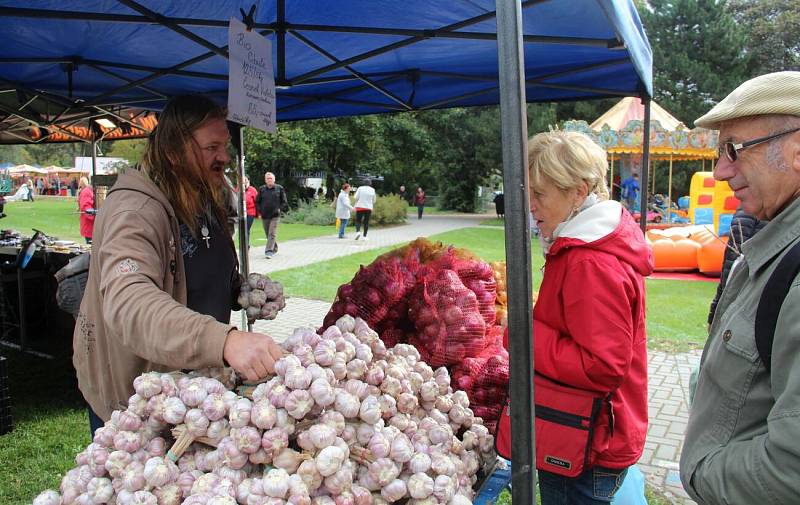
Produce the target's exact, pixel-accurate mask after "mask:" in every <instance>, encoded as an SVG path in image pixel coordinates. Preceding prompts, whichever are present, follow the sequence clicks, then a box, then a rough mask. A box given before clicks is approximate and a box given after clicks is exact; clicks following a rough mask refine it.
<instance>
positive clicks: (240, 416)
mask: <svg viewBox="0 0 800 505" xmlns="http://www.w3.org/2000/svg"><path fill="white" fill-rule="evenodd" d="M252 408H253V404H252V402H251V401H250V400H248V399H247V398H239V399H238V400H237V401H236V403H234V404H233V406H232V407H231V409H230V412H229V413H228V422H229V423H230V425H231V428H243V427H245V426H247V425H248V424H249V423H250V413H251V411H252Z"/></svg>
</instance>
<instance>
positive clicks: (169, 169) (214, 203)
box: [142, 95, 226, 231]
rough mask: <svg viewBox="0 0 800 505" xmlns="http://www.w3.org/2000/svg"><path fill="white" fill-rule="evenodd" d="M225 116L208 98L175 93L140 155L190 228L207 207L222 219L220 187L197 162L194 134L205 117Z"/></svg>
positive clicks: (220, 117)
mask: <svg viewBox="0 0 800 505" xmlns="http://www.w3.org/2000/svg"><path fill="white" fill-rule="evenodd" d="M225 117H226V112H225V109H224V108H223V107H220V106H219V105H217V104H216V103H215V102H214V101H212V100H211V99H210V98H207V97H204V96H201V95H185V96H178V97H175V98H173V99H171V100H170V101H169V102H168V103H167V105H166V107H164V111H163V112H162V113H161V114H160V115H159V118H158V126H157V127H156V129H155V131H154V132H153V133H152V134H151V135H150V138H149V140H148V142H147V148H146V150H145V152H144V156H143V158H142V168H143V170H144V172H145V174H147V176H148V177H149V178H150V179H151V180H152V181H153V183H154V184H155V185H156V186H158V188H159V189H160V190H161V191H162V192H163V193H164V195H165V196H166V197H167V199H168V200H169V201H170V203H171V204H172V208H173V209H174V210H175V215H176V216H177V217H178V220H179V221H180V222H181V223H184V224H186V225H187V226H188V227H189V229H190V230H192V231H194V229H195V226H196V224H197V219H198V218H199V217H200V216H201V215H203V214H205V213H206V212H209V211H210V213H211V215H212V216H214V217H216V218H217V219H218V222H219V223H221V224H224V223H225V210H224V209H225V194H224V191H223V187H222V185H214V184H211V183H210V181H209V180H208V176H207V174H206V173H205V168H204V167H202V166H200V165H199V163H200V160H202V155H201V153H200V146H198V145H197V142H196V141H195V139H194V136H193V133H194V132H195V131H196V130H197V129H198V128H200V127H202V126H205V125H206V124H207V123H208V121H211V120H212V119H225ZM187 154H188V156H187ZM209 207H210V208H209Z"/></svg>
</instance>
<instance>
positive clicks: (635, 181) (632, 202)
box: [620, 172, 639, 212]
mask: <svg viewBox="0 0 800 505" xmlns="http://www.w3.org/2000/svg"><path fill="white" fill-rule="evenodd" d="M620 189H621V193H622V194H621V196H622V200H623V203H625V206H626V207H627V208H628V211H629V212H634V211H635V210H636V209H637V208H638V207H639V205H638V203H637V202H638V201H639V174H637V173H635V172H634V173H633V175H631V176H630V177H628V178H627V179H625V180H624V181H622V185H621V186H620Z"/></svg>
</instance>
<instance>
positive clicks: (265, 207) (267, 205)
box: [256, 172, 289, 258]
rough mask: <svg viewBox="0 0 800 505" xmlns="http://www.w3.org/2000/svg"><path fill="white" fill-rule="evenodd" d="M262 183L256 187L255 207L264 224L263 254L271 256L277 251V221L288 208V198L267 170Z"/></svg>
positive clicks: (273, 175)
mask: <svg viewBox="0 0 800 505" xmlns="http://www.w3.org/2000/svg"><path fill="white" fill-rule="evenodd" d="M264 182H265V183H266V184H264V185H263V186H261V187H260V188H258V196H256V208H257V209H258V213H259V214H260V215H261V224H263V225H264V234H265V235H266V236H267V247H266V248H265V249H264V254H265V255H266V257H267V258H271V257H272V256H274V255H275V253H277V252H278V242H277V240H275V234H276V233H277V231H278V222H279V221H280V219H281V212H286V211H288V210H289V200H288V199H287V198H286V190H285V189H283V186H281V185H280V184H275V174H273V173H272V172H267V173H266V174H264Z"/></svg>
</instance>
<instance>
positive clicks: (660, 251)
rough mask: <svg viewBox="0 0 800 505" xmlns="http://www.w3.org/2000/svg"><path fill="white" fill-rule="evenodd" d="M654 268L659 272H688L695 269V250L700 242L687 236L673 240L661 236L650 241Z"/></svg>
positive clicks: (698, 247)
mask: <svg viewBox="0 0 800 505" xmlns="http://www.w3.org/2000/svg"><path fill="white" fill-rule="evenodd" d="M652 244H653V256H654V259H655V269H656V271H659V272H664V271H666V272H690V271H692V270H697V251H698V250H699V249H700V244H698V243H697V242H695V241H693V240H690V239H688V238H682V237H678V238H677V240H673V239H672V238H668V237H661V238H659V239H657V240H655V241H653V242H652Z"/></svg>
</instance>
